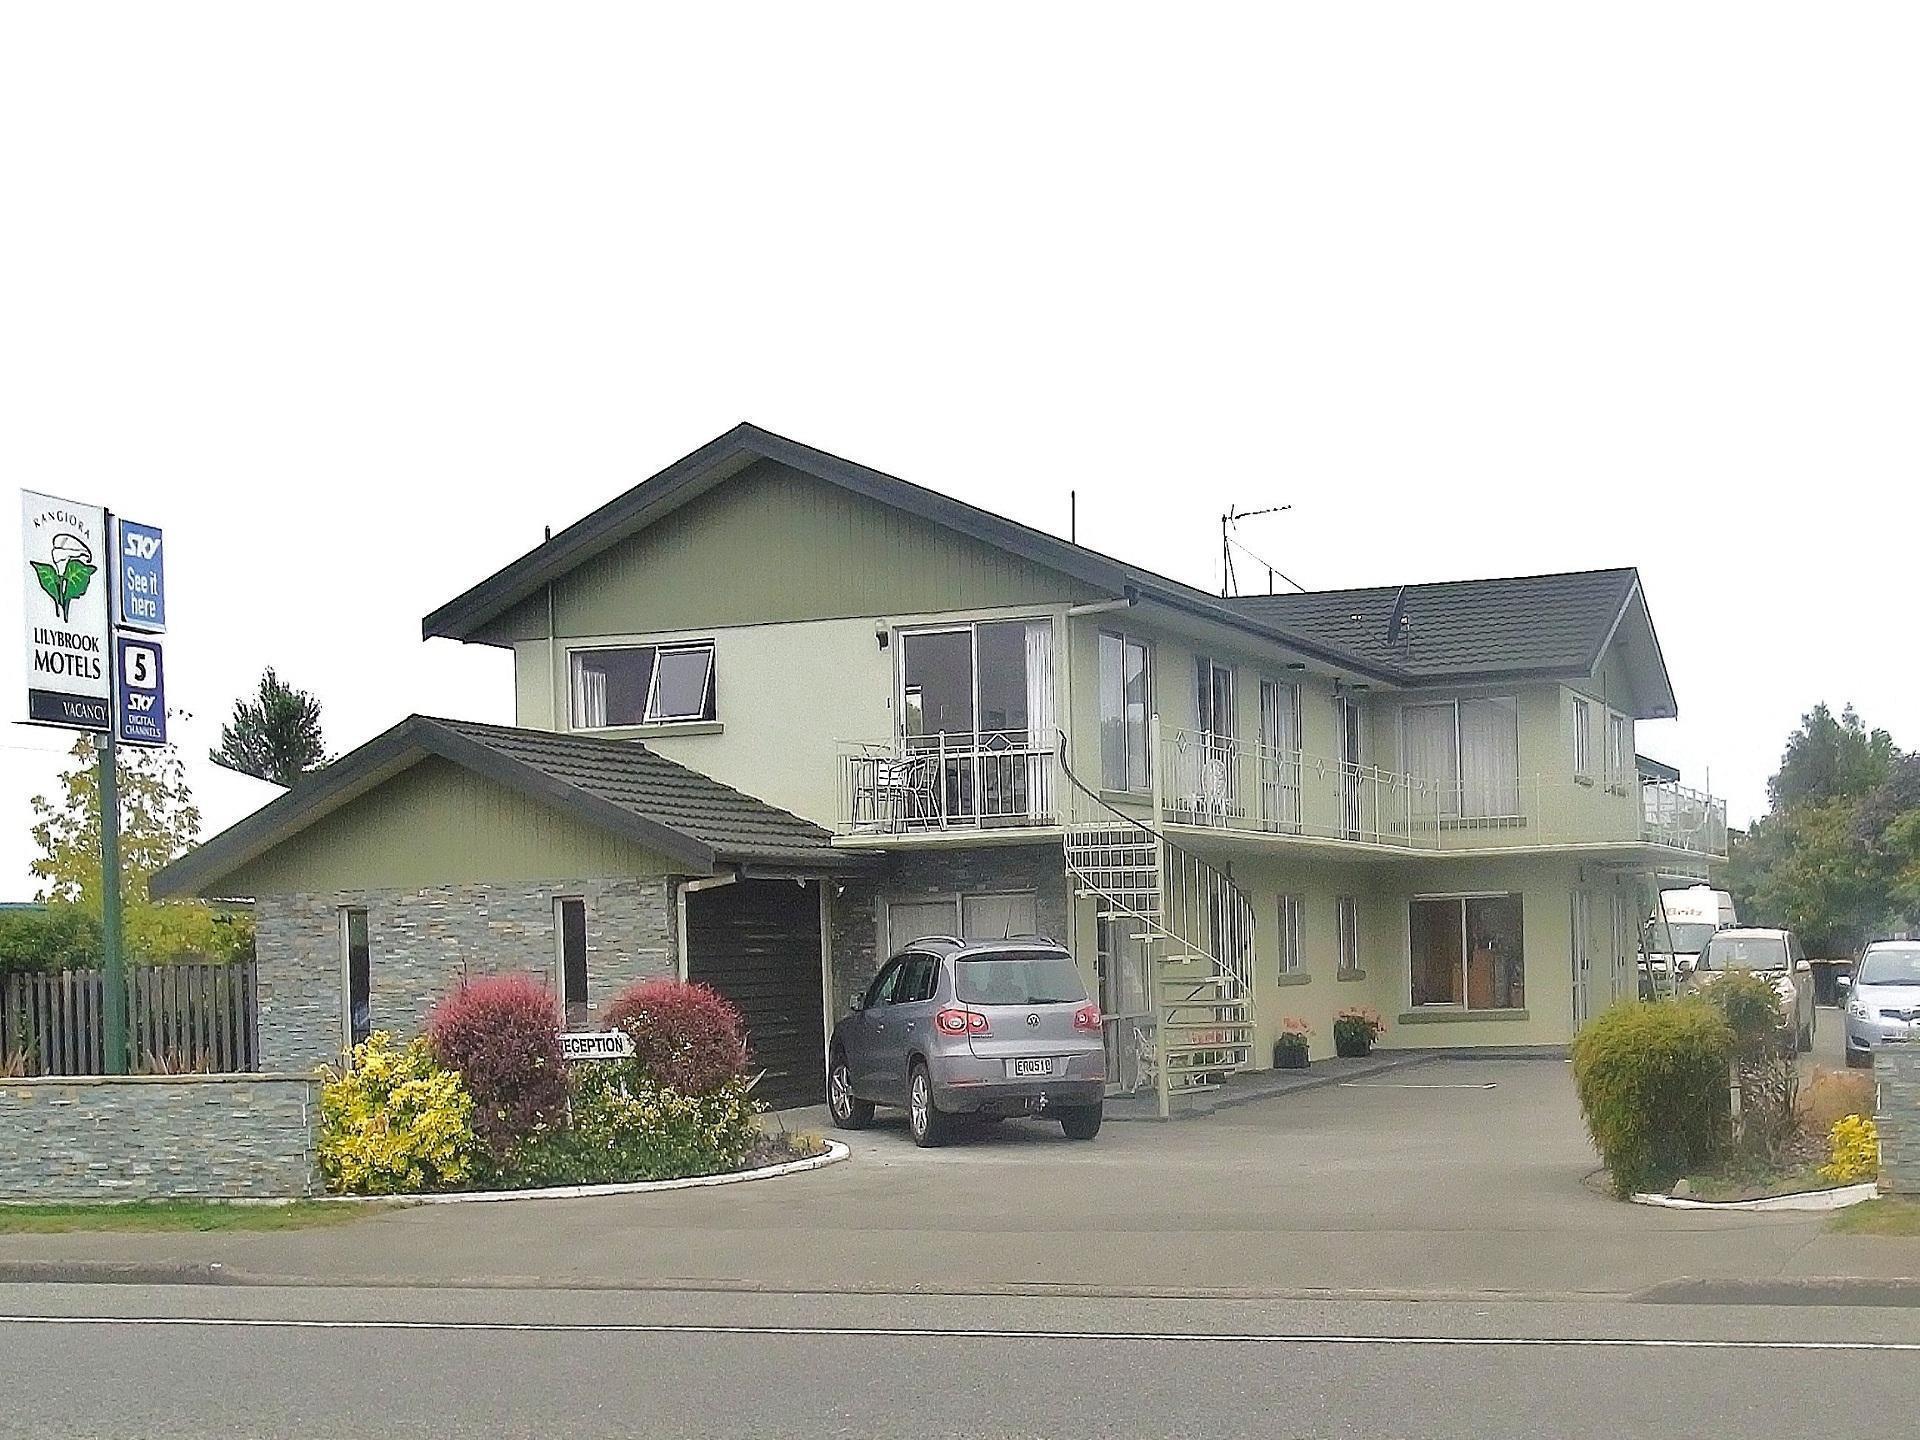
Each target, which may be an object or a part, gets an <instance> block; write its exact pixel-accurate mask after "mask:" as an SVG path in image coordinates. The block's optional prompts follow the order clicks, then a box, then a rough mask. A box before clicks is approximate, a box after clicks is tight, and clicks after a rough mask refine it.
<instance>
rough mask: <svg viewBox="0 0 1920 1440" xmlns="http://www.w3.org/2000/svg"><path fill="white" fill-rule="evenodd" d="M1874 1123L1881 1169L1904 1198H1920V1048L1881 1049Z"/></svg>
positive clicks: (1878, 1048) (1875, 1063)
mask: <svg viewBox="0 0 1920 1440" xmlns="http://www.w3.org/2000/svg"><path fill="white" fill-rule="evenodd" d="M1873 1080H1874V1089H1875V1091H1876V1092H1877V1103H1876V1104H1875V1106H1874V1116H1873V1123H1874V1125H1875V1127H1876V1128H1878V1130H1879V1131H1880V1169H1881V1171H1882V1173H1883V1174H1884V1175H1885V1176H1886V1178H1887V1179H1888V1180H1889V1181H1890V1182H1891V1183H1892V1185H1893V1188H1894V1189H1895V1190H1898V1191H1899V1192H1900V1193H1901V1194H1903V1195H1920V1045H1877V1046H1875V1047H1874V1051H1873Z"/></svg>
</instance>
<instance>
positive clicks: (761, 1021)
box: [687, 880, 826, 1108]
mask: <svg viewBox="0 0 1920 1440" xmlns="http://www.w3.org/2000/svg"><path fill="white" fill-rule="evenodd" d="M687 978H688V979H689V980H698V981H699V982H700V983H702V984H703V985H711V986H712V987H713V988H714V989H716V990H718V991H719V992H720V993H721V994H722V995H724V996H726V997H727V998H728V999H729V1000H731V1001H732V1002H733V1003H734V1004H735V1005H737V1006H739V1007H740V1013H741V1015H742V1016H743V1017H745V1019H746V1022H747V1045H748V1047H749V1048H750V1049H751V1051H752V1062H751V1068H752V1069H754V1070H765V1071H766V1072H767V1073H766V1076H765V1078H764V1079H762V1080H761V1082H760V1084H759V1087H758V1088H757V1089H756V1090H755V1091H754V1092H753V1093H754V1094H755V1095H756V1096H757V1097H758V1098H759V1100H760V1102H761V1103H762V1104H764V1105H768V1106H772V1107H774V1108H779V1107H782V1106H787V1105H817V1104H819V1103H821V1102H822V1101H823V1100H825V1099H826V1074H825V1072H826V1060H825V1052H826V1045H825V1037H824V1030H823V1026H824V1021H823V1018H822V1008H821V1006H822V997H821V991H820V887H819V882H817V881H808V882H807V883H806V884H804V885H799V884H795V883H794V882H793V881H791V880H740V881H737V882H735V883H734V884H732V885H722V886H720V887H719V888H717V889H713V890H695V891H692V892H690V893H689V894H688V896H687Z"/></svg>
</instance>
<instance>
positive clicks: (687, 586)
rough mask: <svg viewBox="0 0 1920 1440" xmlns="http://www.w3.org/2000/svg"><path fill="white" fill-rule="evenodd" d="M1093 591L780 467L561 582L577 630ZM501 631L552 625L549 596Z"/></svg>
mask: <svg viewBox="0 0 1920 1440" xmlns="http://www.w3.org/2000/svg"><path fill="white" fill-rule="evenodd" d="M1084 592H1085V587H1084V586H1078V585H1076V584H1075V582H1073V581H1071V580H1069V579H1067V578H1065V577H1063V576H1060V575H1058V574H1056V573H1054V572H1053V571H1050V570H1047V569H1045V568H1043V567H1041V566H1038V565H1035V564H1033V563H1032V562H1030V561H1027V560H1023V559H1020V558H1018V557H1016V556H1013V555H1009V554H1007V553H1006V552H1005V551H1003V550H998V549H996V548H994V547H993V546H990V545H985V544H982V543H981V542H979V541H976V540H973V539H970V538H968V537H967V536H964V535H960V534H957V533H955V532H953V531H950V530H947V529H945V528H943V527H941V526H938V525H935V524H933V523H932V522H931V521H928V520H924V519H921V518H920V517H918V516H914V515H909V514H907V513H905V512H904V511H901V510H897V509H894V508H893V507H892V506H889V505H882V504H880V503H879V502H877V501H872V500H867V499H865V498H863V497H861V496H859V495H855V494H854V493H852V492H851V491H849V490H845V489H842V488H841V487H840V486H837V485H830V484H828V483H827V482H825V481H822V480H816V479H814V478H813V477H811V476H807V475H801V474H799V473H797V472H795V471H792V470H789V469H787V468H785V467H784V466H781V465H777V464H774V463H773V462H771V461H763V462H761V463H760V464H758V465H756V466H754V467H752V468H751V469H749V470H747V471H745V472H744V473H742V474H741V475H740V476H738V477H737V478H735V479H733V480H730V481H728V482H726V483H724V484H722V485H720V486H719V487H717V488H716V489H714V490H711V491H709V492H708V493H707V494H705V495H703V496H701V497H700V498H699V499H697V500H693V501H691V502H689V503H688V504H687V505H685V506H683V507H682V508H681V509H679V510H677V511H675V512H674V513H672V514H671V515H668V516H666V517H665V518H664V519H662V520H660V521H658V522H657V523H655V524H653V525H650V526H648V527H647V528H646V529H644V530H642V531H641V532H640V533H639V534H637V535H634V536H631V537H630V538H628V539H626V540H624V541H622V542H620V543H619V544H617V545H615V546H614V547H612V548H611V549H610V550H608V551H606V552H605V553H604V554H602V555H600V556H598V557H596V558H595V559H593V560H591V561H589V562H588V563H586V564H584V565H582V566H580V567H579V568H578V569H576V570H574V571H573V572H572V573H571V574H569V575H567V576H566V577H564V578H563V579H561V580H560V581H558V582H557V583H556V585H555V587H554V607H553V608H554V622H555V624H556V626H557V628H558V631H559V633H560V634H561V635H562V636H565V637H579V636H592V635H633V634H650V633H654V632H664V631H674V630H682V631H684V630H690V629H703V628H708V627H716V626H727V625H765V624H770V623H776V622H779V621H787V620H820V619H831V618H835V617H845V616H883V615H903V614H922V613H929V612H940V611H947V610H969V609H981V608H990V607H994V606H1003V605H1028V604H1045V603H1049V602H1054V601H1061V600H1075V599H1083V598H1086V595H1085V593H1084ZM492 633H493V634H494V636H495V638H500V639H515V640H533V639H538V638H540V637H542V636H544V635H546V633H547V607H546V600H545V598H544V596H541V597H537V598H535V599H533V600H529V601H527V602H525V603H524V604H522V605H521V606H519V607H518V608H517V609H516V610H515V611H514V612H513V613H512V614H510V615H508V616H507V617H505V618H504V619H503V620H502V622H501V623H500V625H499V626H498V627H496V628H495V630H494V631H493V632H492Z"/></svg>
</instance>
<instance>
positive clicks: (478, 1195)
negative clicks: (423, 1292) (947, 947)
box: [326, 1140, 853, 1206]
mask: <svg viewBox="0 0 1920 1440" xmlns="http://www.w3.org/2000/svg"><path fill="white" fill-rule="evenodd" d="M822 1143H824V1144H825V1145H826V1147H827V1148H826V1152H825V1153H824V1154H821V1155H808V1156H805V1157H803V1158H801V1159H799V1160H783V1161H781V1162H780V1163H779V1164H778V1165H762V1166H761V1167H760V1168H759V1169H757V1170H729V1171H723V1172H721V1173H720V1174H717V1175H688V1176H684V1177H683V1178H681V1179H679V1180H626V1181H620V1182H618V1183H615V1184H611V1185H549V1186H546V1187H545V1188H543V1189H539V1190H447V1191H442V1192H439V1193H436V1194H431V1195H329V1196H327V1197H326V1199H327V1200H328V1201H329V1202H335V1201H341V1202H347V1203H351V1204H355V1205H405V1206H412V1205H461V1204H466V1203H468V1202H480V1203H485V1204H492V1203H497V1202H499V1201H502V1200H590V1199H593V1198H594V1197H596V1196H600V1195H648V1194H651V1193H652V1192H654V1191H656V1190H693V1189H697V1188H699V1187H701V1186H705V1185H735V1184H739V1183H741V1182H743V1181H747V1180H772V1179H775V1178H777V1177H778V1176H781V1175H798V1174H800V1173H801V1172H802V1171H806V1170H818V1169H820V1168H822V1167H823V1166H827V1165H838V1164H839V1163H840V1162H841V1161H842V1160H847V1159H850V1158H851V1157H852V1155H853V1151H851V1150H849V1149H848V1148H847V1147H846V1146H845V1145H843V1144H841V1143H840V1141H838V1140H826V1141H823V1142H822Z"/></svg>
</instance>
